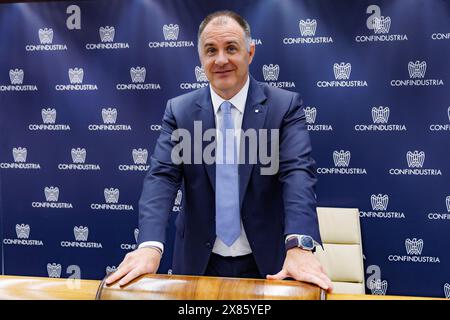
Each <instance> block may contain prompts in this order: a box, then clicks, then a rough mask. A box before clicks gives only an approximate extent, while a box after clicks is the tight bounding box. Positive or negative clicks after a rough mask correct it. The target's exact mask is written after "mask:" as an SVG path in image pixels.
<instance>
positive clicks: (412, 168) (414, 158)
mask: <svg viewBox="0 0 450 320" xmlns="http://www.w3.org/2000/svg"><path fill="white" fill-rule="evenodd" d="M406 161H407V163H408V168H391V169H389V174H390V175H414V176H419V175H420V176H442V171H441V169H437V168H434V169H431V168H430V169H424V168H423V165H424V162H425V152H424V151H420V152H419V151H418V150H415V151H408V152H407V153H406Z"/></svg>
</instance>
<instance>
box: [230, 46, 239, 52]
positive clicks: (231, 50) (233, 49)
mask: <svg viewBox="0 0 450 320" xmlns="http://www.w3.org/2000/svg"><path fill="white" fill-rule="evenodd" d="M236 50H237V49H236V47H233V46H231V47H228V51H229V52H235V51H236Z"/></svg>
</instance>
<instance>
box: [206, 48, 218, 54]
mask: <svg viewBox="0 0 450 320" xmlns="http://www.w3.org/2000/svg"><path fill="white" fill-rule="evenodd" d="M215 51H216V49H214V48H208V49H206V53H208V54H210V53H214V52H215Z"/></svg>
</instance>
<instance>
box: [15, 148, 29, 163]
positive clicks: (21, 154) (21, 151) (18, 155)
mask: <svg viewBox="0 0 450 320" xmlns="http://www.w3.org/2000/svg"><path fill="white" fill-rule="evenodd" d="M12 153H13V158H14V162H27V154H28V153H27V148H22V147H18V148H13V151H12Z"/></svg>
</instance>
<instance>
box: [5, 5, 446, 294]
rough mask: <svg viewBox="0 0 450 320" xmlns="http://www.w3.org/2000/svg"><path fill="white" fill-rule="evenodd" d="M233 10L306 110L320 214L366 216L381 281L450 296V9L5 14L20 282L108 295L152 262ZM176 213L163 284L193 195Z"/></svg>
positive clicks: (8, 222) (257, 66)
mask: <svg viewBox="0 0 450 320" xmlns="http://www.w3.org/2000/svg"><path fill="white" fill-rule="evenodd" d="M218 9H231V10H235V11H237V12H239V13H240V14H241V15H243V16H244V17H245V18H246V19H247V20H248V21H249V23H250V25H251V27H252V36H253V38H254V41H255V44H256V56H255V59H254V60H253V63H252V65H251V68H250V69H251V74H252V75H253V76H254V77H255V78H256V79H257V80H260V81H266V82H269V83H270V84H271V85H274V86H278V87H282V88H286V89H288V90H293V91H297V92H300V93H301V94H302V96H303V99H304V103H305V108H306V109H305V110H306V113H307V120H308V129H309V131H310V134H311V139H312V144H313V149H314V151H313V152H314V157H315V159H316V161H317V166H318V177H319V184H318V190H317V194H318V201H319V205H320V206H335V207H356V208H359V210H360V213H361V214H360V217H361V225H362V235H363V248H364V256H365V261H364V262H365V268H366V280H367V282H368V283H370V282H371V280H372V279H373V278H374V277H375V276H376V278H378V277H379V278H380V281H382V282H383V281H385V282H384V284H385V285H384V287H385V288H386V287H387V290H386V291H385V292H382V293H385V294H395V295H397V294H399V295H421V296H444V295H445V294H448V295H449V296H450V285H449V284H448V283H449V282H450V271H449V270H450V254H449V248H450V237H448V234H449V232H450V181H449V170H450V161H449V159H450V157H449V154H448V150H449V149H450V140H449V133H450V107H449V106H450V94H449V82H450V78H449V77H450V72H449V71H450V66H449V63H448V57H449V56H450V55H449V54H450V19H449V18H450V2H449V1H444V0H433V1H430V0H416V1H406V0H395V1H394V0H386V1H381V0H374V1H362V0H354V1H332V0H283V1H272V0H239V1H232V0H227V1H225V0H223V1H222V0H220V1H219V0H217V1H206V0H195V1H194V0H183V1H181V0H170V1H163V0H129V1H125V0H99V1H76V2H66V1H58V2H39V3H20V4H2V5H0V35H1V36H0V52H1V54H0V216H1V220H0V222H1V230H2V239H3V241H2V248H1V250H2V273H3V274H8V275H32V276H50V277H63V278H65V277H73V276H80V277H81V278H83V279H100V278H102V277H103V276H104V275H105V272H106V270H107V269H114V268H115V267H116V266H117V265H118V264H119V263H120V262H121V260H122V259H123V257H124V255H125V254H126V253H127V252H129V251H130V250H133V249H134V248H135V245H136V233H137V232H138V230H137V229H136V228H137V217H138V205H137V202H138V199H139V195H140V191H141V187H142V180H143V177H144V175H145V173H146V170H147V169H148V165H147V163H148V162H147V158H148V157H149V156H150V154H151V153H152V151H153V147H154V144H155V141H156V139H157V137H158V134H159V131H158V130H159V125H160V122H161V119H162V115H163V111H164V108H165V105H166V101H167V99H169V98H171V97H174V96H177V95H180V94H183V93H185V92H187V91H189V90H193V89H196V88H199V87H201V86H205V85H207V82H205V81H204V77H203V76H204V75H203V74H202V70H200V69H199V68H200V63H199V60H198V56H197V48H196V46H197V41H196V33H197V28H198V25H199V23H200V21H201V20H202V19H203V18H204V16H205V15H207V14H208V13H210V12H212V11H215V10H218ZM196 67H197V68H196ZM173 209H174V210H173V212H172V213H170V222H171V224H170V225H169V227H168V228H169V232H168V234H169V238H168V239H167V245H166V253H165V255H164V258H163V261H162V264H161V267H160V270H159V272H160V273H167V272H170V268H171V254H172V240H173V239H172V235H173V232H174V229H173V225H172V224H173V220H174V218H175V216H176V214H177V212H178V211H179V210H182V193H181V192H180V193H179V195H178V197H177V199H174V208H173ZM367 293H377V292H376V291H375V292H374V291H373V290H371V289H370V288H369V287H368V288H367ZM378 293H380V292H378Z"/></svg>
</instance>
